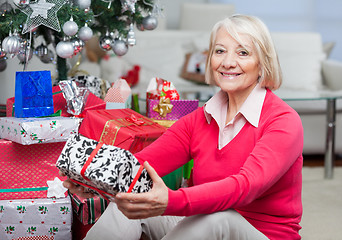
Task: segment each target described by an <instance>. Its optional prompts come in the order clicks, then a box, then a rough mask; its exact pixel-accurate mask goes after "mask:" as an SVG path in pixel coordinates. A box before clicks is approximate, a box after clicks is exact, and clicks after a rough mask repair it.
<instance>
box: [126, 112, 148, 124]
mask: <svg viewBox="0 0 342 240" xmlns="http://www.w3.org/2000/svg"><path fill="white" fill-rule="evenodd" d="M125 119H126V121H128V122H131V123H134V124H135V125H138V126H141V125H143V124H145V122H144V121H143V120H140V119H138V118H137V116H135V115H134V114H132V115H131V116H130V117H126V118H125Z"/></svg>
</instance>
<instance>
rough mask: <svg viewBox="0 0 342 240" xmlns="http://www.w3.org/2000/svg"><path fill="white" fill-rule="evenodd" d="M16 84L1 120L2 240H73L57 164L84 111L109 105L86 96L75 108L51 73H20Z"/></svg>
mask: <svg viewBox="0 0 342 240" xmlns="http://www.w3.org/2000/svg"><path fill="white" fill-rule="evenodd" d="M15 84H16V86H15V97H14V98H10V99H8V101H7V105H6V109H7V117H2V118H0V138H1V139H0V155H1V158H0V168H1V170H2V171H1V172H2V173H3V174H2V177H1V180H0V186H1V187H0V239H4V240H7V239H19V238H23V239H24V238H25V239H26V238H27V239H29V238H30V237H31V238H35V239H38V238H41V239H54V240H58V239H60V240H67V239H72V233H71V229H72V218H73V215H72V202H71V198H70V197H69V196H68V193H67V189H65V188H64V187H63V186H62V181H63V180H64V179H65V178H63V177H60V176H59V170H58V169H57V168H56V166H55V164H56V161H57V159H58V157H59V156H60V154H61V152H62V150H63V148H64V146H65V143H66V141H67V139H69V138H70V137H72V136H74V135H77V134H78V129H79V125H80V123H81V121H82V118H81V117H82V114H83V113H84V111H86V110H89V109H101V108H103V109H104V108H105V103H104V101H103V100H101V99H100V98H98V97H96V96H95V95H94V94H92V93H87V95H83V99H81V100H83V102H82V101H81V103H80V102H78V103H77V104H76V105H75V104H74V103H73V102H72V101H71V100H70V99H68V98H67V97H66V96H67V92H66V90H64V89H63V87H64V86H63V85H60V86H56V87H53V88H52V85H51V73H50V72H48V71H35V72H29V71H25V72H17V73H16V83H15ZM61 90H64V91H63V92H62V91H61ZM74 90H75V89H74ZM84 96H87V97H86V98H85V97H84ZM78 100H79V99H78ZM76 110H77V111H81V112H76ZM74 115H78V117H74Z"/></svg>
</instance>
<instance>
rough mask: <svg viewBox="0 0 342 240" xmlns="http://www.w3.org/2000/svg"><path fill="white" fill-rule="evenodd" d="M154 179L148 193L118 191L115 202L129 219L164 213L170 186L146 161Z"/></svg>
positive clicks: (149, 172) (148, 170)
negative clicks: (168, 186)
mask: <svg viewBox="0 0 342 240" xmlns="http://www.w3.org/2000/svg"><path fill="white" fill-rule="evenodd" d="M144 167H145V168H146V170H147V172H148V174H149V175H150V177H151V179H152V181H153V187H152V189H151V191H149V192H146V193H118V194H117V195H116V196H115V203H116V204H117V206H118V208H119V210H120V211H121V212H122V213H123V214H124V215H125V216H126V217H128V218H129V219H143V218H148V217H155V216H159V215H161V214H163V213H164V211H165V209H166V207H167V203H168V188H167V186H166V185H165V183H164V181H163V179H162V178H161V177H159V176H158V174H157V172H156V171H155V170H154V169H153V168H152V167H151V166H150V164H149V163H148V162H145V163H144Z"/></svg>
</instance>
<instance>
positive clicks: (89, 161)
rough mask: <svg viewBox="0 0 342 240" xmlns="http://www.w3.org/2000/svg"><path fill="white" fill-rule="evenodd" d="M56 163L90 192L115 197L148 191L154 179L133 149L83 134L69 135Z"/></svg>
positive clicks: (109, 197)
mask: <svg viewBox="0 0 342 240" xmlns="http://www.w3.org/2000/svg"><path fill="white" fill-rule="evenodd" d="M56 166H57V168H58V169H60V170H61V171H62V172H63V173H64V174H65V175H66V176H68V177H69V178H70V179H71V180H72V181H74V182H75V183H77V184H80V185H82V186H84V187H86V188H87V189H88V190H89V191H90V192H92V193H94V194H97V195H99V196H102V197H103V198H105V199H112V198H113V197H114V196H115V195H116V194H117V193H118V192H135V193H140V192H147V191H149V190H150V189H151V187H152V180H151V178H150V176H149V175H148V173H147V171H146V169H144V167H143V166H142V165H140V163H139V162H138V160H137V159H136V158H135V157H134V155H133V154H132V153H130V152H129V151H127V150H125V149H121V148H118V147H115V146H112V145H106V144H104V143H102V142H97V141H95V140H93V139H89V138H86V137H84V136H82V135H74V136H72V137H71V138H69V139H68V141H67V143H66V144H65V147H64V149H63V151H62V153H61V155H60V156H59V158H58V160H57V163H56Z"/></svg>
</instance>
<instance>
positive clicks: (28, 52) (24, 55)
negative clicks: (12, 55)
mask: <svg viewBox="0 0 342 240" xmlns="http://www.w3.org/2000/svg"><path fill="white" fill-rule="evenodd" d="M32 55H33V50H32V48H31V47H29V46H26V47H25V46H24V47H21V48H20V50H19V53H18V55H17V57H18V59H19V61H20V62H21V63H25V62H28V61H30V60H31V58H32Z"/></svg>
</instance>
